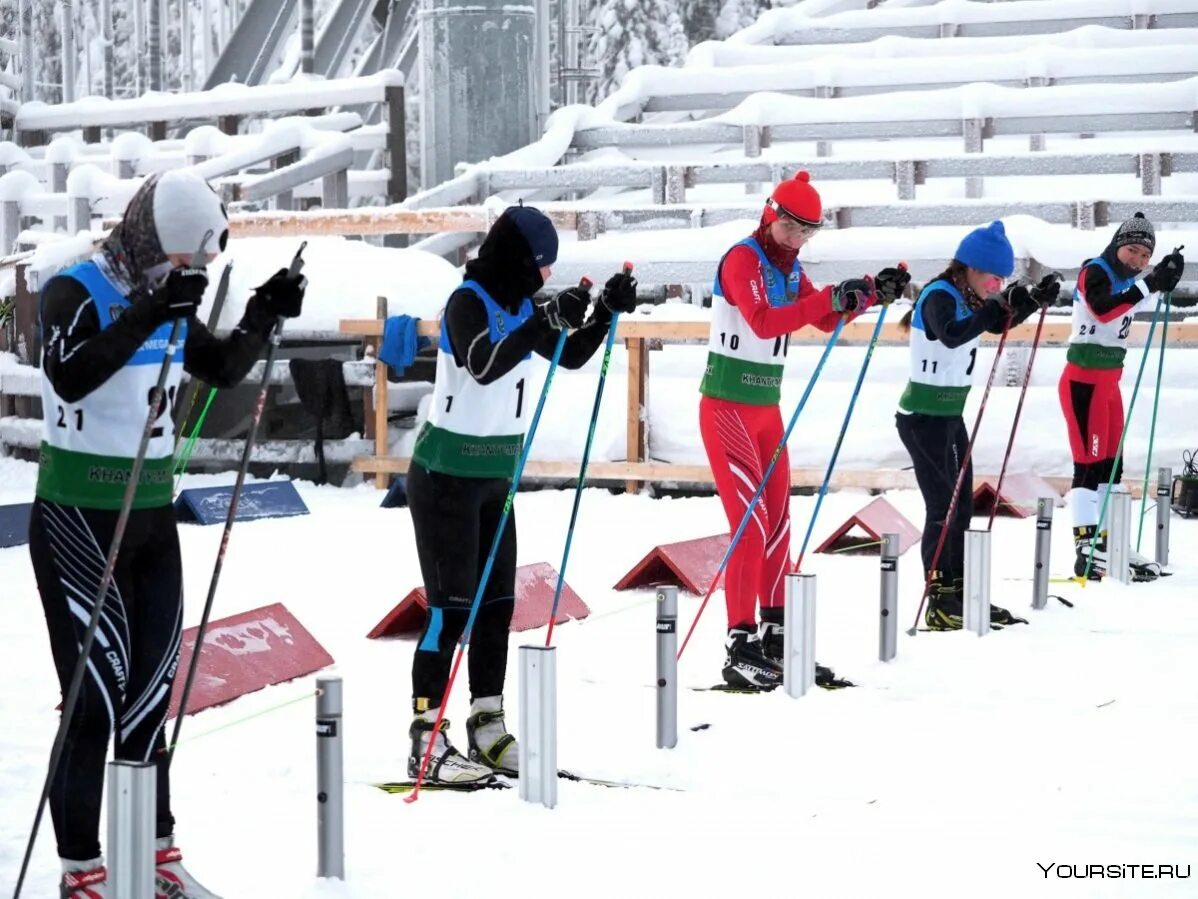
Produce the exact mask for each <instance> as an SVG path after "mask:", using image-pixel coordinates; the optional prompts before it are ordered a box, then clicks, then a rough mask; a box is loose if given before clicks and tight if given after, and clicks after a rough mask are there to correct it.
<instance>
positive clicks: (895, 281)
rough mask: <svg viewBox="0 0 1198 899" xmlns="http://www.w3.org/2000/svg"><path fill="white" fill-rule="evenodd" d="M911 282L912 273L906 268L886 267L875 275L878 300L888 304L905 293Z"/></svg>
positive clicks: (875, 289) (884, 304)
mask: <svg viewBox="0 0 1198 899" xmlns="http://www.w3.org/2000/svg"><path fill="white" fill-rule="evenodd" d="M910 283H911V273H910V272H909V271H907V269H906V268H884V269H882V270H881V271H880V272H878V273H877V274H876V275H874V291H875V292H876V293H877V295H878V302H879V303H881V304H882V305H883V306H888V305H890V304H891V303H893V302H894V301H895V300H897V299H898V298H899V297H901V296H902V295H903V291H904V290H906V289H907V285H908V284H910Z"/></svg>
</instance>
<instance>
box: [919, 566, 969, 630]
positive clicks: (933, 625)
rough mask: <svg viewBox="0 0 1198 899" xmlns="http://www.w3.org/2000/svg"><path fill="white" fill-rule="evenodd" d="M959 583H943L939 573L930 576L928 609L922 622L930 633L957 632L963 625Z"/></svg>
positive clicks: (958, 580) (958, 581) (957, 580)
mask: <svg viewBox="0 0 1198 899" xmlns="http://www.w3.org/2000/svg"><path fill="white" fill-rule="evenodd" d="M961 592H962V588H961V581H960V579H959V578H958V579H956V580H954V581H953V582H952V583H947V584H946V583H944V581H942V580H941V577H940V573H939V572H936V573H935V574H933V575H932V579H931V583H930V584H929V586H928V607H927V609H925V610H924V613H923V621H924V624H925V625H927V628H928V630H930V631H959V630H960V629H961V627H962V625H963V624H964V621H963V619H962V617H961V616H962V607H961Z"/></svg>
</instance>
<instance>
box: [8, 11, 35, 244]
mask: <svg viewBox="0 0 1198 899" xmlns="http://www.w3.org/2000/svg"><path fill="white" fill-rule="evenodd" d="M17 14H18V16H19V17H20V20H21V23H20V24H21V102H23V103H28V102H29V101H30V100H36V99H37V95H36V94H35V93H34V90H33V0H21V5H20V6H19V7H18V12H17ZM4 252H6V253H8V252H10V251H9V250H7V249H6V250H5V251H4Z"/></svg>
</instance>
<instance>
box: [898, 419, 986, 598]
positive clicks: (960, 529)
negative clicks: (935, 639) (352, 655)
mask: <svg viewBox="0 0 1198 899" xmlns="http://www.w3.org/2000/svg"><path fill="white" fill-rule="evenodd" d="M895 422H896V426H897V427H898V433H899V439H901V440H902V441H903V446H905V447H906V448H907V452H909V453H910V454H911V461H912V463H914V468H915V480H916V482H917V483H918V484H919V490H920V492H921V493H922V494H923V501H924V506H925V507H926V509H927V515H926V518H925V520H924V525H923V540H922V543H921V545H920V548H921V550H922V555H923V569H924V574H925V576H926V575H927V573H928V572H929V571H930V570H931V568H932V558H933V556H935V554H936V544H937V543H938V542H939V541H940V531H941V529H942V528H943V527H944V519H945V516H947V515H948V507H949V505H950V504H951V502H952V496H953V488H954V487H955V486H956V484H957V476H958V474H960V472H961V460H962V459H964V458H965V451H966V448H967V446H968V444H969V433H968V432H967V431H966V429H965V420H964V419H962V418H961V417H960V416H957V417H956V418H948V417H946V416H943V415H920V414H918V413H911V414H909V415H905V414H902V413H900V414H898V415H896V416H895ZM972 518H973V463H972V462H970V464H969V466H968V468H967V469H966V472H965V479H964V481H963V483H962V484H961V495H960V496H959V497H958V498H957V508H956V511H955V512H954V513H953V518H952V521H951V522H950V523H949V528H948V536H947V537H946V538H945V542H944V549H943V550H942V551H941V553H940V561H939V563H938V564H937V566H936V567H937V569H938V570H939V571H940V572H941V576H942V578H943V579H944V581H945V582H947V583H950V584H951V583H952V581H953V580H954V579H956V578H959V577H964V576H965V532H966V531H967V530H968V529H969V523H970V520H971V519H972Z"/></svg>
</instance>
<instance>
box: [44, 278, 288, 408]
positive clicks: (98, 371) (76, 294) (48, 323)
mask: <svg viewBox="0 0 1198 899" xmlns="http://www.w3.org/2000/svg"><path fill="white" fill-rule="evenodd" d="M147 312H148V310H147V309H146V307H145V306H144V305H139V304H138V303H136V302H135V303H133V304H132V305H131V306H129V308H128V309H127V310H125V313H124V314H123V315H121V316H120V318H118V319H117V320H116V321H114V322H113V323H112V324H111V325H109V326H108V327H107V328H104V329H103V330H101V328H100V316H99V314H98V313H97V312H96V304H95V303H94V302H92V298H91V295H90V294H89V293H88V292H87V289H86V288H85V287H84V286H83V285H82V284H81V283H79V282H78V281H76V280H75V279H74V278H69V277H57V278H52V279H51V280H50V281H49V282H48V283H47V284H46V287H45V289H44V290H43V291H42V310H41V328H42V346H43V353H42V369H43V370H44V371H45V374H46V377H47V378H49V379H50V383H51V384H52V385H53V386H54V392H55V393H57V394H58V395H59V396H60V397H62V398H63V399H64V400H65V401H66V402H68V403H75V402H78V401H79V400H81V399H83V398H84V397H85V396H87V395H88V394H89V393H91V392H92V391H93V390H95V389H96V388H97V387H99V386H100V385H102V384H103V383H104V382H106V381H107V380H108V379H109V378H111V377H112V376H113V375H114V374H116V373H117V372H118V371H119V370H120V369H121V368H123V367H124V365H125V363H127V362H128V361H129V359H130V358H132V356H133V354H134V353H136V352H137V349H138V347H140V346H141V345H142V344H143V343H145V341H146V340H147V338H149V336H150V335H151V334H152V333H154V330H155V328H156V327H157V325H156V324H155V323H154V322H153V321H150V320H149V316H148V315H147V314H146V313H147ZM273 323H274V319H273V318H271V316H270V315H269V314H267V313H266V312H265V310H264V309H262V308H261V306H260V304H259V303H258V301H257V300H256V299H251V300H250V303H249V305H248V306H247V307H246V311H245V316H244V317H243V318H242V319H241V323H240V324H239V325H238V326H237V328H236V329H234V331H233V333H232V334H230V335H229V336H228V337H226V338H224V339H220V338H217V337H215V336H213V334H212V332H210V331H209V330H208V329H207V328H206V327H204V325H203V323H201V322H200V320H199V319H197V318H195V317H194V316H192V318H191V320H190V321H189V322H188V323H187V342H186V344H185V345H184V349H183V352H184V359H185V362H184V369H185V370H186V371H187V372H188V374H191V375H193V376H195V377H197V378H199V379H200V380H202V381H205V382H206V383H208V384H210V385H212V386H213V387H219V388H229V387H234V386H236V385H237V384H239V383H240V382H241V380H242V378H244V377H245V376H246V373H247V372H248V371H249V370H250V368H252V367H253V365H254V362H255V361H256V360H257V358H258V354H259V353H260V352H261V350H262V347H263V346H265V344H266V335H267V334H268V333H269V332H270V328H271V325H272V324H273ZM139 401H140V400H139Z"/></svg>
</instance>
